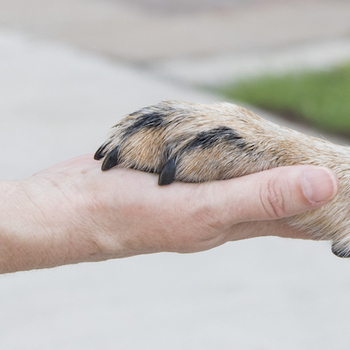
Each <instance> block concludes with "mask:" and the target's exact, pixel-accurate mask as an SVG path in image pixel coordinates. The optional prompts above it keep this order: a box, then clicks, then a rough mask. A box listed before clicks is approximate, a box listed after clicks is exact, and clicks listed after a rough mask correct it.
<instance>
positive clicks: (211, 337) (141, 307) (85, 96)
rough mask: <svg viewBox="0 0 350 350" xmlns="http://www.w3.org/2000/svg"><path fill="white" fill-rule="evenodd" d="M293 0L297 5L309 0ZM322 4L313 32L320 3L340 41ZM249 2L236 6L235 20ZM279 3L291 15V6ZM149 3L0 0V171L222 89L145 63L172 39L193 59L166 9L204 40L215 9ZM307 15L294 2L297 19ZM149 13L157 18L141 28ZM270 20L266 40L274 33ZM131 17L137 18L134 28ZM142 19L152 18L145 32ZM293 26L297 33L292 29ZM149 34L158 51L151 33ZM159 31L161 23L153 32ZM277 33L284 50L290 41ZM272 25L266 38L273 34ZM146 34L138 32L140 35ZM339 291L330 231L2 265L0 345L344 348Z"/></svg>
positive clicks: (62, 154) (12, 348)
mask: <svg viewBox="0 0 350 350" xmlns="http://www.w3.org/2000/svg"><path fill="white" fill-rule="evenodd" d="M154 3H155V2H154ZM271 3H273V2H271ZM303 3H304V6H305V11H306V9H307V8H309V7H310V6H311V5H310V4H311V2H309V1H307V2H303ZM319 3H320V5H319V7H317V11H314V12H315V13H316V14H315V17H317V16H319V17H317V18H318V20H315V23H314V22H310V23H309V26H310V27H312V28H311V30H310V32H312V33H317V32H318V30H321V29H319V28H320V26H321V20H320V19H321V18H326V17H325V16H326V12H328V13H330V21H329V22H327V23H330V24H329V25H332V24H334V23H335V20H336V15H335V14H337V16H338V22H339V23H337V24H336V25H334V31H333V30H329V33H328V35H326V36H327V38H326V39H327V40H328V42H329V43H332V42H336V41H342V42H345V41H346V40H347V39H346V30H347V28H348V27H347V26H348V25H349V23H348V21H347V22H346V23H345V17H346V16H345V14H347V12H346V11H347V6H348V2H346V1H343V2H341V1H339V2H338V1H335V2H332V3H333V4H336V6H334V7H335V8H334V9H332V10H331V9H330V8H331V6H330V2H327V1H320V2H319ZM300 4H301V2H297V1H296V2H295V6H301V5H300ZM305 4H309V5H308V6H306V5H305ZM338 5H339V7H338ZM237 6H238V5H237ZM251 6H253V5H251ZM257 6H258V5H257ZM259 6H260V7H261V5H259ZM269 6H270V5H269ZM283 6H287V5H285V4H281V5H279V9H280V10H281V11H282V10H283V8H284V7H283ZM327 6H328V7H327ZM246 9H247V7H241V8H238V9H236V10H235V11H240V12H239V14H240V16H241V17H240V18H241V20H242V16H243V15H242V13H244V11H246ZM270 9H271V7H270ZM322 9H323V10H322ZM299 10H300V7H299ZM162 11H163V10H162ZM226 11H227V10H226ZM232 11H233V10H232ZM250 11H252V10H250ZM254 11H256V8H255V10H254ZM284 11H285V12H286V21H287V20H288V18H289V17H288V16H287V14H288V15H291V12H289V11H287V10H286V9H285V10H284ZM322 11H325V12H322ZM342 12H343V14H342ZM149 13H150V12H149V11H148V12H147V13H146V12H145V13H143V12H142V11H141V10H139V9H135V8H133V7H128V6H127V3H119V2H116V1H112V0H111V1H105V2H102V1H101V2H97V1H88V0H85V1H78V0H76V1H64V0H59V1H55V2H53V1H48V0H47V1H39V0H32V1H30V2H29V1H19V0H12V1H11V2H9V1H5V0H2V1H0V111H1V122H2V125H1V126H2V127H1V128H0V145H1V147H2V149H3V150H6V151H3V152H1V153H0V160H1V164H2V166H1V168H0V178H1V179H16V178H21V177H26V176H29V175H31V174H32V173H34V172H35V171H37V170H40V169H42V168H44V167H46V166H50V165H52V164H55V163H57V162H59V161H62V160H65V159H67V158H70V157H74V156H76V155H80V154H84V153H92V152H94V151H95V149H96V148H97V147H98V146H99V145H100V143H101V142H102V141H103V140H104V138H105V135H106V133H107V131H108V129H109V127H110V126H112V125H113V124H115V122H116V121H117V120H118V118H119V117H121V116H123V115H124V114H126V113H129V112H131V111H134V110H135V109H137V108H139V107H142V106H146V105H149V104H152V103H156V102H158V101H160V100H166V99H181V100H187V101H194V102H212V101H214V100H217V99H218V97H217V96H213V95H209V94H205V93H203V92H201V91H198V90H196V89H193V88H191V87H186V86H185V84H183V82H186V84H188V82H189V81H190V79H184V78H178V79H175V78H174V79H173V80H170V81H169V80H166V79H165V78H164V77H165V76H166V74H165V73H166V71H164V72H161V71H159V70H157V71H156V69H155V68H154V67H155V66H157V62H158V63H159V62H160V61H159V59H160V58H159V57H165V58H164V60H163V59H162V62H163V63H164V62H166V61H168V62H170V61H171V60H174V59H175V58H174V56H176V54H175V53H174V52H175V51H176V50H175V47H177V48H180V49H179V51H178V54H177V57H181V59H184V58H185V57H187V58H191V56H192V57H193V50H194V48H191V44H190V42H191V40H193V37H194V38H195V40H197V39H198V38H199V37H197V36H195V35H194V34H193V33H192V34H191V35H190V39H191V40H190V39H189V40H188V41H186V40H185V39H186V36H185V33H182V32H181V31H180V34H181V36H180V37H179V39H178V42H176V43H174V46H175V47H171V44H172V42H171V41H172V39H171V37H170V39H169V40H168V41H169V43H168V42H167V40H165V38H166V33H163V34H162V33H158V32H159V31H160V30H161V28H163V29H164V31H166V30H168V29H169V28H172V29H169V30H174V29H173V28H174V27H172V26H174V23H175V22H176V21H178V24H177V25H178V27H176V26H175V27H176V28H180V24H181V21H180V18H181V19H182V20H183V19H184V17H187V18H188V19H187V22H186V21H185V27H186V25H189V23H191V26H193V28H197V25H199V23H202V27H201V28H202V29H203V30H202V34H203V38H204V36H205V35H208V33H209V32H210V28H214V27H216V24H215V25H214V23H218V22H215V21H216V20H215V19H214V18H216V17H215V16H218V18H219V17H220V16H221V17H220V18H221V20H222V18H223V17H222V16H223V15H220V16H219V15H218V14H217V13H215V12H214V13H211V12H201V13H200V14H198V13H197V12H196V11H194V12H192V13H193V14H194V17H192V19H191V18H190V17H189V15H188V14H186V12H184V11H178V14H177V15H176V16H175V17H176V18H175V17H174V18H173V20H170V19H169V18H170V17H171V16H170V14H169V15H167V16H168V17H165V18H162V16H160V15H157V16H155V15H154V14H152V15H150V14H149ZM159 13H160V12H159ZM162 13H165V14H166V13H167V12H166V11H163V12H162ZM234 13H236V16H237V12H234V11H233V12H232V14H231V12H230V14H227V18H228V17H229V16H231V15H234ZM293 13H294V14H296V13H297V10H296V9H294V12H293ZM246 14H247V16H251V17H249V18H254V16H255V17H256V14H254V13H250V14H249V13H248V12H246ZM317 14H318V15H317ZM320 14H323V15H322V16H321V15H320ZM316 15H317V16H316ZM116 16H119V17H116ZM164 16H165V15H164ZM191 16H192V15H191ZM261 16H262V15H261ZM332 16H334V17H332ZM155 17H156V18H157V21H158V20H159V21H160V22H157V21H155V20H154V18H155ZM224 17H225V16H224ZM306 17H307V16H306V14H305V13H302V12H301V14H300V23H304V22H303V21H304V20H305V18H306ZM142 18H143V19H142ZM150 18H152V19H153V21H154V22H157V23H154V24H153V27H152V26H151V28H148V26H149V25H150V21H151V20H150ZM204 18H207V19H206V21H207V22H206V21H205V20H204ZM117 19H118V20H117ZM141 19H142V20H141ZM275 20H276V19H273V20H272V22H271V23H270V25H271V28H269V30H268V31H267V32H265V35H266V38H270V37H269V35H270V33H271V32H273V31H277V30H276V28H275V27H274V26H275V25H276V24H275V22H274V21H275ZM168 21H170V24H169V28H168V27H167V25H165V24H166V23H167V22H168ZM173 21H174V22H173ZM196 21H197V22H196ZM198 21H199V22H198ZM201 21H202V22H201ZM217 21H219V19H217ZM280 21H281V19H280ZM228 22H229V21H228ZM238 22H239V23H240V24H239V23H238V24H237V23H236V24H235V26H236V25H237V26H239V25H242V27H241V28H245V26H244V23H243V22H244V21H243V22H240V20H239V18H238ZM127 23H129V24H130V23H133V24H135V26H131V27H132V28H133V29H130V25H129V26H128V25H126V24H127ZM186 23H187V24H186ZM206 23H209V24H208V27H206V29H205V28H203V26H204V27H205V26H206V25H205V24H206ZM242 23H243V24H242ZM250 23H257V22H254V21H253V22H250ZM257 24H258V23H257ZM304 25H305V26H306V22H305V23H304ZM323 25H324V24H323ZM226 26H227V27H226V28H231V27H230V26H229V25H228V24H226ZM250 26H251V25H250ZM224 27H225V26H224ZM224 27H220V28H221V29H220V30H224V29H222V28H224ZM112 28H113V30H111V29H112ZM127 28H129V32H128V33H127V30H126V29H127ZM167 28H168V29H167ZM234 28H236V27H234ZM274 28H275V30H273V29H274ZM122 29H123V30H122ZM258 29H259V28H255V27H254V28H250V29H249V31H248V32H249V33H250V34H249V33H248V34H249V35H248V34H247V36H246V37H245V40H246V45H247V46H249V45H251V46H252V47H254V45H255V41H254V40H257V39H254V33H253V32H254V31H255V33H257V32H258V31H259V30H258ZM133 30H134V32H133ZM143 30H149V32H147V35H146V33H144V32H143ZM196 30H197V29H196ZM230 30H232V31H231V32H230V33H231V35H232V33H233V29H230ZM235 30H236V29H235ZM237 30H238V29H237ZM323 30H324V32H327V31H326V28H323ZM260 31H261V32H262V30H260ZM292 32H293V31H291V32H290V33H289V35H290V36H294V39H295V38H296V37H298V36H299V38H301V37H302V35H301V34H300V33H298V31H297V32H296V33H294V32H293V33H292ZM300 32H301V31H300ZM310 32H308V33H306V34H303V35H304V36H303V37H304V39H302V38H301V39H300V42H302V44H303V45H305V47H308V48H310V45H312V44H313V43H314V42H315V40H316V41H317V40H318V39H317V35H316V37H315V36H312V33H310ZM324 32H323V33H324ZM92 33H94V35H92ZM198 33H199V31H197V34H196V35H199V34H198ZM263 34H264V33H260V34H259V35H260V38H262V37H264V35H263ZM152 35H155V44H154V47H155V46H157V45H159V48H158V51H157V52H153V51H152V49H153V46H150V45H149V42H150V38H151V36H152ZM158 35H159V37H160V36H161V35H164V38H163V39H162V41H161V40H160V39H159V38H158V37H157V36H158ZM279 35H280V37H281V38H279V39H278V40H280V42H282V41H283V42H288V43H289V45H287V46H288V47H289V49H290V50H291V51H293V50H292V49H291V48H293V43H295V41H293V40H292V39H291V41H288V40H289V39H288V38H287V37H285V40H282V37H283V35H282V34H281V33H279ZM320 35H321V34H320ZM104 36H106V37H105V39H103V37H104ZM277 36H278V35H277V34H276V35H275V36H273V35H272V37H271V42H272V44H273V45H275V44H274V43H275V42H276V41H275V40H276V38H277ZM249 37H251V38H253V39H254V40H253V42H250V41H249V40H248V39H249ZM118 38H119V39H118ZM131 38H133V39H135V40H136V39H137V40H139V41H137V40H136V42H133V41H132V40H131V41H130V39H131ZM144 38H148V39H147V40H148V42H145V43H143V44H142V43H141V41H142V40H143V39H144ZM215 38H216V40H219V38H218V32H215V33H214V34H213V38H211V39H208V41H206V39H203V40H202V41H199V42H198V41H197V45H198V47H199V46H201V45H202V44H203V45H202V46H201V49H200V50H198V57H199V58H200V52H205V50H204V51H203V50H202V49H203V48H205V47H208V48H210V47H211V46H210V42H214V41H215V40H214V39H215ZM227 38H228V37H226V38H225V39H224V40H223V41H222V44H221V45H222V46H220V45H219V44H217V46H215V47H213V48H212V50H213V52H217V50H219V51H220V53H225V52H228V53H229V54H230V53H233V52H234V47H233V46H234V45H232V48H231V49H232V50H233V51H232V50H231V49H229V48H228V47H227V46H226V47H225V45H226V42H227V40H228V39H227ZM332 38H333V39H334V40H333V39H332ZM102 39H103V40H102ZM326 39H325V40H326ZM331 39H332V40H331ZM118 40H120V41H118ZM123 40H124V41H123ZM235 40H238V39H235ZM241 40H242V43H243V41H244V40H243V39H241ZM278 40H277V42H278ZM322 40H323V39H322ZM327 40H326V41H327ZM108 41H109V44H108ZM219 41H220V40H219ZM266 41H268V40H267V39H266ZM271 42H270V44H271ZM317 42H318V41H317ZM127 43H130V46H131V47H129V48H128V47H126V46H127ZM163 44H164V45H165V44H167V46H168V47H162V46H161V45H163ZM267 44H268V43H266V46H264V48H263V49H264V50H265V51H264V52H267V51H266V50H268V47H269V46H268V45H267ZM227 45H228V44H227ZM230 45H231V44H230ZM276 45H277V44H276ZM118 46H121V47H118ZM165 46H166V45H165ZM185 46H187V48H186V47H185ZM277 46H278V47H279V45H277ZM219 47H221V48H219ZM271 47H272V46H271ZM298 47H301V46H299V44H298ZM218 48H219V49H218ZM147 50H148V51H150V52H147ZM172 50H174V51H172ZM248 51H249V50H247V52H248ZM272 51H273V50H272ZM251 52H255V51H254V50H252V51H251ZM259 52H260V53H261V52H262V51H259ZM196 54H197V53H196ZM340 56H341V55H339V57H340ZM345 56H346V55H344V56H342V57H345ZM202 58H203V56H202ZM192 59H193V58H192ZM164 69H165V68H164ZM155 71H156V74H155ZM168 72H169V71H168ZM168 74H169V76H170V73H168ZM174 80H177V83H176V84H175V83H174ZM180 82H181V83H180ZM267 117H269V118H270V119H272V120H275V121H276V120H277V121H278V122H280V123H282V122H284V121H281V120H278V119H277V118H276V117H273V116H267ZM293 127H300V126H296V125H293ZM302 129H303V128H302ZM303 130H304V131H307V132H313V131H312V130H305V129H303ZM349 292H350V265H349V262H348V261H347V260H341V259H338V258H336V257H334V256H333V255H332V254H331V253H330V247H329V244H328V243H327V242H317V243H316V242H306V241H297V240H287V239H277V238H261V239H254V240H247V241H241V242H235V243H231V244H227V245H225V246H222V247H219V248H216V249H213V250H211V251H208V252H203V253H198V254H193V255H177V254H156V255H150V256H139V257H133V258H128V259H122V260H115V261H108V262H103V263H90V264H79V265H75V266H65V267H60V268H55V269H50V270H43V271H32V272H24V273H17V274H12V275H5V276H1V277H0V349H9V350H22V349H23V350H24V349H35V350H44V349H45V350H51V349H53V350H56V349H59V350H61V349H62V350H63V349H64V350H79V349H84V350H90V349H91V350H95V349H96V350H97V349H104V350H109V349H111V350H112V349H113V350H114V349H123V350H129V349H130V350H134V349H152V350H158V349H159V350H163V349H169V350H172V349H174V350H175V349H176V350H178V349H184V350H187V349H188V350H190V349H191V350H192V349H201V350H206V349H208V350H209V349H240V350H263V349H265V350H275V349H276V350H277V349H278V350H280V349H284V350H304V349H305V350H306V349H308V350H309V349H314V348H315V349H319V350H325V349H327V350H328V349H336V350H338V349H339V350H343V349H344V350H345V349H347V348H348V345H347V344H348V330H349V327H350V320H349V316H348V315H349V314H350V303H349V301H348V299H349V298H348V295H349Z"/></svg>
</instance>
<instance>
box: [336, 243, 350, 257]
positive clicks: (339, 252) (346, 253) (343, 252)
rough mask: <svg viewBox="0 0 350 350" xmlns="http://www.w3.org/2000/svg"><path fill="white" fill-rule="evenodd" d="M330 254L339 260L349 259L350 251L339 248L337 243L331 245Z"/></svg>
mask: <svg viewBox="0 0 350 350" xmlns="http://www.w3.org/2000/svg"><path fill="white" fill-rule="evenodd" d="M332 253H333V254H334V255H336V256H337V257H339V258H350V250H349V249H348V248H346V247H340V246H339V244H337V243H333V245H332Z"/></svg>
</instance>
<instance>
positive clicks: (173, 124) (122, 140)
mask: <svg viewBox="0 0 350 350" xmlns="http://www.w3.org/2000/svg"><path fill="white" fill-rule="evenodd" d="M147 118H148V119H147ZM152 118H153V119H152ZM147 120H150V124H149V125H148V124H147ZM152 120H153V122H152ZM137 121H140V123H141V122H142V123H143V124H142V123H141V124H142V125H141V126H140V127H134V129H133V125H134V126H135V125H136V124H135V123H137ZM160 122H161V125H158V124H157V123H160ZM223 127H226V128H229V131H228V135H229V136H227V137H232V139H230V140H229V141H227V140H226V138H225V137H226V134H225V132H226V131H225V129H222V130H224V131H221V129H220V128H223ZM127 128H129V129H127ZM218 128H219V129H218ZM126 130H129V134H128V135H125V132H126ZM213 130H214V131H215V130H219V131H218V132H216V133H215V132H214V134H215V135H214V137H216V136H217V137H218V140H217V142H214V141H215V140H214V139H213V140H214V141H211V140H210V135H211V134H210V132H211V131H213ZM230 130H232V133H231V131H230ZM201 133H202V134H203V135H205V136H206V138H205V140H204V141H203V143H202V144H201V143H200V142H199V143H198V142H197V143H198V145H197V143H195V145H194V146H193V147H192V146H190V142H191V141H193V140H196V137H197V136H198V135H201ZM235 134H237V140H236V141H235V140H233V139H234V135H235ZM230 135H231V136H230ZM116 147H119V154H118V164H120V166H123V167H131V168H135V169H139V170H143V171H149V172H155V173H160V172H161V171H162V169H163V167H164V165H165V163H166V161H167V160H168V159H175V160H176V164H177V165H176V175H175V179H176V180H180V181H187V182H202V181H210V180H221V179H228V178H233V177H238V176H242V175H246V174H250V173H254V172H258V171H262V170H267V169H271V168H274V167H279V166H286V165H296V164H313V165H318V166H325V167H329V168H331V169H333V170H334V171H335V173H336V174H337V175H338V177H339V181H340V192H339V195H338V196H337V198H336V199H335V200H334V201H332V202H331V203H329V204H327V205H325V206H324V207H322V208H320V209H316V210H313V211H310V212H308V213H304V214H300V215H297V216H294V217H292V218H290V219H287V220H286V221H287V223H288V224H289V225H292V226H294V227H297V228H301V229H306V230H307V231H308V232H310V234H312V235H313V236H314V237H316V238H319V239H330V240H333V242H334V243H335V245H334V247H335V250H336V251H338V252H339V251H341V254H338V255H344V256H349V255H350V201H349V198H350V148H348V147H343V146H338V145H334V144H332V143H330V142H328V141H325V140H321V139H318V138H314V137H310V136H307V135H304V134H301V133H299V132H297V131H294V130H290V129H288V128H285V127H281V126H278V125H276V124H273V123H271V122H269V121H266V120H264V119H262V118H261V117H259V116H257V115H256V114H254V113H252V112H250V111H248V110H246V109H245V108H242V107H239V106H237V105H234V104H229V103H217V104H213V105H202V104H191V103H185V102H174V101H168V102H163V103H160V104H158V105H155V106H151V107H147V108H145V109H143V110H140V111H138V112H136V113H133V114H132V115H130V116H127V117H126V118H125V119H123V120H122V121H121V122H120V123H118V124H117V125H116V126H115V127H114V128H113V129H112V131H111V134H110V136H109V139H108V140H107V141H106V143H105V144H104V149H103V150H102V151H101V150H100V151H99V152H98V153H99V154H98V156H97V157H96V158H97V159H100V158H105V159H107V158H108V157H109V154H110V152H111V151H112V150H114V149H115V148H116Z"/></svg>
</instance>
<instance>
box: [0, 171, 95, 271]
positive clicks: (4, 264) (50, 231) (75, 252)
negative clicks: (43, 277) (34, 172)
mask: <svg viewBox="0 0 350 350" xmlns="http://www.w3.org/2000/svg"><path fill="white" fill-rule="evenodd" d="M0 189H1V193H2V194H3V198H2V201H1V204H0V273H6V272H14V271H20V270H30V269H39V268H47V267H54V266H59V265H64V264H71V263H77V262H81V261H93V260H98V259H99V258H98V255H99V247H98V245H97V244H96V243H95V241H94V239H93V238H94V234H95V233H94V232H92V230H91V226H90V225H84V224H82V222H81V221H83V218H84V213H85V212H87V209H86V202H85V201H84V199H83V198H82V196H81V195H80V196H79V194H78V193H76V192H74V187H73V186H72V188H71V189H68V191H62V190H61V189H60V184H54V183H52V182H50V181H48V180H46V179H36V178H33V177H31V178H29V179H26V180H23V181H2V182H0ZM69 190H71V191H73V193H70V192H69Z"/></svg>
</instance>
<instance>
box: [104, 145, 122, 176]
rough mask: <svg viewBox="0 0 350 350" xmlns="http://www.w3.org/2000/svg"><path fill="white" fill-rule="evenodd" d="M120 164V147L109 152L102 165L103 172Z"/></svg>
mask: <svg viewBox="0 0 350 350" xmlns="http://www.w3.org/2000/svg"><path fill="white" fill-rule="evenodd" d="M118 164H119V147H116V148H114V150H113V151H111V152H109V153H108V154H107V156H106V158H105V159H104V161H103V163H102V167H101V169H102V171H106V170H109V169H111V168H113V167H114V166H116V165H118Z"/></svg>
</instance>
